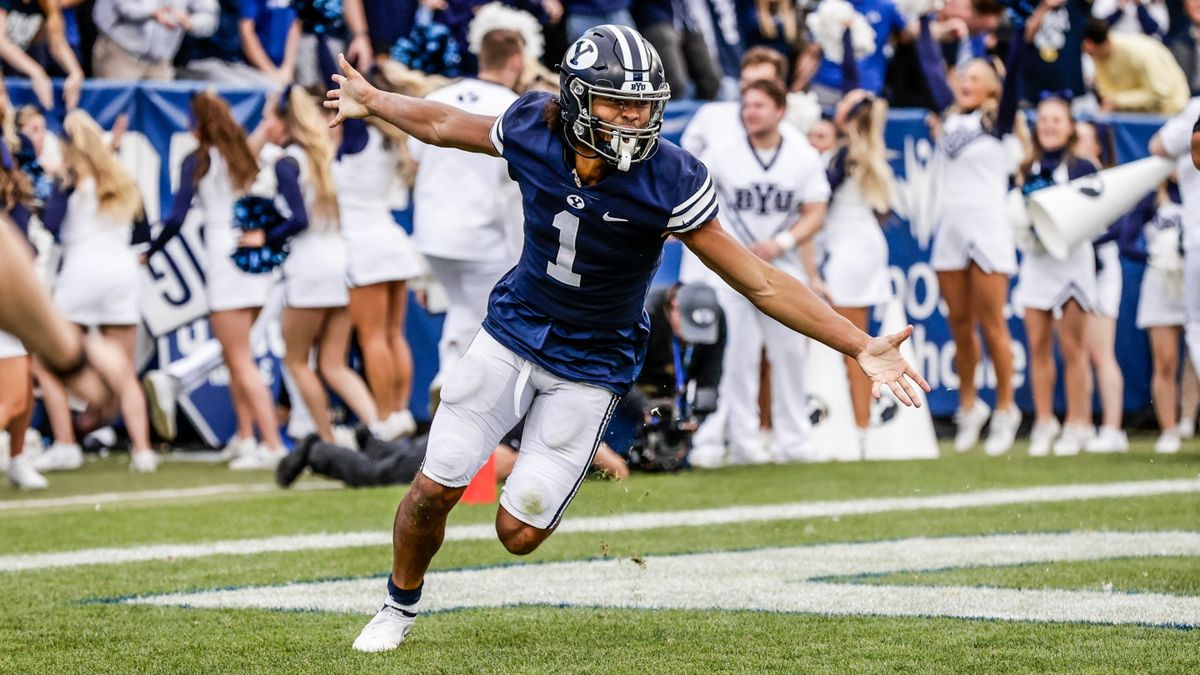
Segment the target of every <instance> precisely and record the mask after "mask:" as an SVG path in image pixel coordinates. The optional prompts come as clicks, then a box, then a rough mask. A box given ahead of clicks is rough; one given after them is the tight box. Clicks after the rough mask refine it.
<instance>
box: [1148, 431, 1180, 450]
mask: <svg viewBox="0 0 1200 675" xmlns="http://www.w3.org/2000/svg"><path fill="white" fill-rule="evenodd" d="M1182 445H1183V441H1182V439H1181V438H1180V435H1179V429H1178V428H1175V429H1167V430H1166V431H1164V432H1162V434H1161V435H1160V436H1159V437H1158V440H1157V441H1154V451H1155V452H1157V453H1159V454H1163V455H1173V454H1175V453H1177V452H1179V448H1180V446H1182Z"/></svg>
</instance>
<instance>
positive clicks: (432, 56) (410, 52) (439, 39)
mask: <svg viewBox="0 0 1200 675" xmlns="http://www.w3.org/2000/svg"><path fill="white" fill-rule="evenodd" d="M391 56H392V58H393V59H395V60H396V61H399V62H400V63H402V64H404V65H405V66H408V67H409V68H411V69H412V70H420V71H422V72H425V73H429V74H432V75H444V76H446V77H458V76H459V75H462V71H461V68H462V50H461V48H460V47H459V45H458V41H457V40H455V39H454V36H453V35H452V34H451V33H450V29H448V28H446V26H444V25H442V24H440V23H419V24H417V25H415V26H413V30H412V33H411V34H409V35H408V37H402V38H400V39H399V40H396V44H395V45H394V46H393V47H392V52H391Z"/></svg>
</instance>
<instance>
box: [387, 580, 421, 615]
mask: <svg viewBox="0 0 1200 675" xmlns="http://www.w3.org/2000/svg"><path fill="white" fill-rule="evenodd" d="M424 587H425V584H424V583H422V584H421V585H420V586H417V587H416V588H414V589H412V590H404V589H403V588H400V587H399V586H397V585H396V582H394V581H392V576H391V575H390V574H389V575H388V580H387V589H388V595H389V596H391V598H392V602H394V603H396V604H397V605H400V606H401V607H403V608H405V609H409V610H411V609H414V608H415V607H416V606H417V603H418V602H420V601H421V589H422V588H424Z"/></svg>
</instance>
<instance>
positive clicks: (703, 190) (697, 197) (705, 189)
mask: <svg viewBox="0 0 1200 675" xmlns="http://www.w3.org/2000/svg"><path fill="white" fill-rule="evenodd" d="M712 191H713V186H712V176H705V177H704V184H703V185H701V186H700V189H699V190H696V193H695V194H693V195H692V196H691V197H688V198H687V201H685V202H684V203H682V204H680V205H679V206H676V207H675V208H674V209H672V210H671V214H672V215H677V214H680V213H683V212H684V211H687V210H688V209H690V208H692V207H693V206H694V205H695V204H696V202H698V201H701V198H705V199H704V200H703V201H707V196H708V194H709V193H711V192H712Z"/></svg>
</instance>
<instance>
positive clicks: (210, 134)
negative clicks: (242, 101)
mask: <svg viewBox="0 0 1200 675" xmlns="http://www.w3.org/2000/svg"><path fill="white" fill-rule="evenodd" d="M191 107H192V117H193V119H194V120H195V132H196V138H197V139H198V140H199V141H200V147H199V148H198V149H197V150H196V183H199V182H200V179H201V178H203V177H204V175H205V174H207V173H208V170H209V168H210V167H209V163H210V162H211V161H212V160H211V158H210V157H209V154H210V153H209V150H210V149H211V148H216V149H217V152H219V153H221V157H222V158H224V160H225V164H226V165H227V166H228V167H229V180H230V182H231V183H232V184H233V189H234V190H236V191H237V192H239V193H244V192H248V191H249V190H250V186H251V185H253V184H254V179H255V177H256V176H258V160H257V159H255V157H254V152H253V151H252V150H250V144H249V143H248V142H247V141H246V131H245V130H244V129H243V128H242V127H241V125H239V124H238V123H237V121H236V120H234V119H233V113H232V112H231V111H230V109H229V104H228V103H226V102H225V99H223V98H221V97H220V96H218V95H217V93H216V92H214V91H207V90H206V91H201V92H198V93H197V94H196V95H195V96H193V97H192V106H191Z"/></svg>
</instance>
